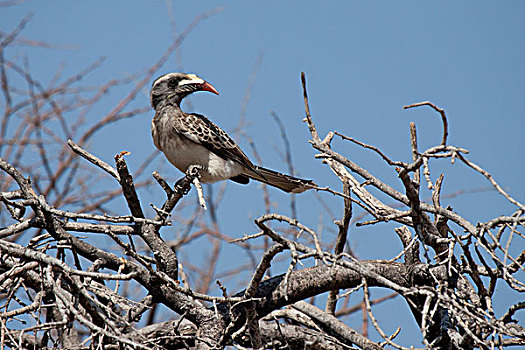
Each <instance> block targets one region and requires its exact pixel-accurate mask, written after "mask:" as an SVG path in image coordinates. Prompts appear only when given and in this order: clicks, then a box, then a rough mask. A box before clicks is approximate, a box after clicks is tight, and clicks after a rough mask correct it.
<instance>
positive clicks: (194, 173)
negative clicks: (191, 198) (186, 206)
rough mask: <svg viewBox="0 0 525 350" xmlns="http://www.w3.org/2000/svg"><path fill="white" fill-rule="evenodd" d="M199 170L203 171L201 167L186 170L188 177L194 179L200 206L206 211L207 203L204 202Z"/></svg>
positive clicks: (194, 166)
mask: <svg viewBox="0 0 525 350" xmlns="http://www.w3.org/2000/svg"><path fill="white" fill-rule="evenodd" d="M199 169H202V166H201V165H190V166H189V167H188V169H187V170H186V176H189V177H193V180H192V182H193V184H194V185H195V189H196V190H197V195H198V197H199V204H200V205H201V207H202V208H203V209H204V210H206V201H205V200H204V193H203V191H202V185H201V182H200V181H199V179H200V177H201V175H200V173H199Z"/></svg>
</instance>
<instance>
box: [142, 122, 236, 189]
mask: <svg viewBox="0 0 525 350" xmlns="http://www.w3.org/2000/svg"><path fill="white" fill-rule="evenodd" d="M159 129H160V130H157V128H156V127H155V124H153V123H152V125H151V132H152V136H153V142H154V143H155V146H156V147H157V148H158V149H159V150H161V151H162V152H163V153H164V155H165V156H166V158H167V159H168V161H169V162H170V163H171V164H173V165H174V166H175V167H177V169H179V170H180V171H182V172H184V173H185V172H186V170H187V169H188V167H189V166H190V165H198V166H200V167H201V170H200V175H201V179H200V180H201V182H203V183H212V182H217V181H220V180H226V179H229V178H230V177H233V176H236V175H239V174H240V173H241V172H242V170H243V168H244V167H243V166H242V165H240V164H239V163H237V162H234V161H231V160H225V159H223V158H221V157H219V156H217V155H216V154H214V153H212V152H210V151H209V150H208V149H207V148H205V147H204V146H202V145H200V144H198V143H195V142H193V141H191V140H189V139H188V138H187V137H185V136H183V135H180V134H177V133H175V132H171V133H170V134H169V135H165V134H163V133H162V132H161V130H165V129H166V128H159ZM159 131H160V132H159Z"/></svg>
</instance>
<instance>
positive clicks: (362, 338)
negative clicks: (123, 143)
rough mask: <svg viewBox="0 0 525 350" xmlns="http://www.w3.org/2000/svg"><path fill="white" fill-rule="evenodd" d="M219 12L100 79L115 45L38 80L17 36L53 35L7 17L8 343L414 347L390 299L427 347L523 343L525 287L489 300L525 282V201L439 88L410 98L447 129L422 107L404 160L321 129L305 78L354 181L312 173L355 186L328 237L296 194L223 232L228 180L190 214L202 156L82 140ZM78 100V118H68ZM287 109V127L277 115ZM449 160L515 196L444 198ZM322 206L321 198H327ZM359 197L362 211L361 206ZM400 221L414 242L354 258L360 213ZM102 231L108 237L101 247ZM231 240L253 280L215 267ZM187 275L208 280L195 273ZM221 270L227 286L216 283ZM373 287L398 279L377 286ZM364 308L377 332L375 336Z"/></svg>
mask: <svg viewBox="0 0 525 350" xmlns="http://www.w3.org/2000/svg"><path fill="white" fill-rule="evenodd" d="M208 15H209V14H206V15H203V16H200V17H198V18H196V19H195V21H194V22H193V23H192V24H190V26H189V27H188V28H186V29H185V30H184V31H182V32H181V34H179V35H178V36H177V37H176V38H175V40H174V41H173V44H172V45H171V46H170V47H169V48H168V50H166V52H165V54H164V55H163V56H162V57H161V58H160V59H159V60H158V62H156V63H155V64H154V65H152V66H151V67H150V68H149V69H148V70H147V71H146V72H145V73H142V74H138V75H136V76H132V77H130V78H128V79H122V80H110V81H108V82H106V83H104V84H102V85H100V86H95V87H90V86H85V85H81V83H82V82H81V80H82V78H83V77H84V76H86V75H87V74H88V73H89V72H91V71H92V70H93V69H96V67H97V66H98V65H100V64H101V63H102V62H101V61H97V62H95V63H94V64H93V65H91V66H89V67H87V68H86V69H85V70H84V71H82V72H79V73H78V74H76V75H73V76H71V77H67V78H64V77H62V76H61V73H60V71H59V72H57V75H56V78H55V79H54V80H53V83H52V84H49V85H48V86H43V85H42V84H41V83H39V82H38V81H37V80H36V79H34V78H33V75H32V73H31V69H30V67H29V64H28V63H27V60H25V59H24V58H22V59H20V60H19V61H18V60H17V61H11V60H10V59H8V56H7V55H6V54H5V53H6V50H8V49H9V47H10V46H11V45H32V46H34V45H38V46H50V45H49V44H47V43H41V42H35V41H30V40H28V39H24V38H22V37H21V32H22V30H23V27H24V25H25V24H26V23H27V21H28V20H29V19H28V18H27V19H24V20H23V21H21V22H20V25H19V26H18V27H17V28H15V29H14V30H13V31H12V32H10V33H1V35H0V82H1V90H2V94H3V115H2V121H1V125H0V156H1V158H0V168H1V170H2V172H1V173H0V200H1V202H2V206H3V208H2V211H1V212H0V220H1V223H2V227H1V228H0V293H1V294H0V299H1V301H2V303H1V305H0V328H1V331H0V334H1V336H0V344H1V346H2V348H3V347H8V348H28V349H45V348H56V347H58V348H60V347H61V348H67V349H90V348H105V349H113V348H114V349H120V348H126V349H128V348H133V349H135V348H136V349H177V348H196V349H215V348H225V347H227V346H233V347H235V348H239V349H243V348H254V349H266V348H269V349H305V348H308V349H352V348H359V349H381V348H384V347H386V348H396V349H405V347H404V346H402V345H400V344H398V343H397V342H396V339H395V338H396V336H397V334H398V333H399V331H400V330H399V329H398V331H396V332H395V333H394V334H387V333H386V332H385V331H383V330H382V328H381V319H377V318H376V317H375V316H374V313H373V311H372V305H374V304H376V303H380V302H383V301H385V300H387V299H390V298H393V297H397V298H402V299H403V300H404V301H405V302H406V303H407V305H408V306H409V308H410V311H411V314H407V315H405V317H406V318H410V317H412V318H413V319H414V320H415V321H416V322H417V324H418V326H419V329H420V331H421V339H422V342H423V344H422V345H423V346H424V348H429V349H430V348H432V349H474V348H481V349H489V348H500V349H501V348H505V347H510V346H516V345H521V346H523V345H525V330H524V328H523V325H520V324H519V323H518V322H517V321H516V319H515V313H516V312H519V311H520V310H522V309H523V308H525V303H524V302H518V303H517V304H515V305H512V306H511V307H509V308H508V309H507V310H506V312H504V313H503V314H498V313H496V312H495V311H494V309H493V302H494V300H496V299H497V298H498V297H499V296H498V291H497V289H496V285H497V283H498V282H499V283H500V284H506V285H507V286H508V287H509V288H511V289H512V290H514V291H516V292H517V293H523V292H524V291H525V284H524V281H523V279H521V280H520V276H521V277H523V272H524V268H523V263H524V261H525V251H519V250H518V249H521V247H523V240H524V239H525V236H524V234H523V226H524V223H525V216H524V215H523V214H524V212H525V206H524V205H523V204H522V203H520V202H519V201H517V200H516V199H514V198H513V197H511V196H510V195H509V194H508V193H507V192H506V191H505V190H504V189H503V188H502V187H501V186H500V185H499V184H498V183H497V182H496V181H495V180H494V178H493V177H492V176H491V175H490V173H489V172H487V171H486V170H484V169H482V168H481V167H479V166H478V165H477V164H475V163H473V162H472V161H470V160H469V159H468V158H467V154H468V151H467V150H465V149H463V148H461V147H458V146H453V145H450V144H449V143H448V123H447V117H446V114H445V111H444V110H443V109H441V108H439V107H437V106H436V105H434V104H432V103H431V102H422V103H416V104H412V105H409V106H405V107H404V108H416V107H421V106H428V107H430V108H432V109H433V110H435V111H436V113H437V114H438V116H439V117H440V118H441V120H442V124H443V132H442V138H441V141H440V143H439V144H438V145H436V146H434V147H431V148H429V149H427V150H423V151H422V150H420V149H419V148H418V142H417V132H416V126H415V124H414V123H411V124H410V136H411V138H410V141H411V145H412V147H411V151H412V159H411V160H410V161H408V162H406V161H399V160H392V159H390V158H389V157H388V156H387V155H386V154H385V153H384V152H382V151H381V150H380V149H379V148H377V147H375V146H372V145H368V144H365V143H363V142H361V141H358V140H355V139H354V138H352V137H349V136H347V135H343V134H342V133H339V132H336V131H334V132H329V133H328V134H327V135H326V136H325V137H324V138H321V137H320V136H319V134H318V131H317V128H316V126H315V124H314V121H313V117H312V115H311V113H310V109H309V102H308V96H307V88H306V78H305V75H304V74H303V75H302V76H301V79H302V88H303V93H304V106H305V119H304V121H305V123H306V125H307V127H308V129H309V131H310V135H311V140H309V142H310V143H311V145H312V147H313V148H314V149H315V150H317V151H318V152H319V153H318V154H317V155H316V158H317V159H319V160H320V161H322V162H323V163H325V164H326V165H327V166H328V168H329V169H330V170H331V171H332V172H333V173H334V174H335V175H336V176H337V177H338V178H339V180H340V183H341V189H337V188H329V187H318V188H317V189H316V190H317V191H318V192H327V193H331V194H333V196H332V197H331V199H332V200H334V201H342V202H343V207H344V210H343V213H342V214H341V215H340V218H339V220H337V221H336V222H335V225H336V229H337V233H338V234H337V239H336V241H335V242H324V241H323V240H322V239H321V238H320V232H318V230H316V229H312V228H310V227H307V226H305V225H304V224H302V223H301V222H299V221H298V220H297V219H296V218H295V204H294V202H292V212H293V215H292V216H293V217H288V216H285V215H281V214H278V213H271V212H270V205H269V203H270V200H269V199H268V195H266V196H265V198H266V199H267V200H266V203H267V212H266V213H265V214H264V215H262V216H260V217H258V218H256V219H255V221H254V222H255V228H254V232H253V234H251V235H246V236H244V237H242V238H240V239H239V238H237V239H233V238H232V237H230V236H229V235H228V234H226V233H223V232H221V231H220V229H219V225H218V223H219V222H220V220H221V218H220V217H217V215H216V214H215V213H216V209H217V206H218V205H220V201H221V198H222V193H223V191H224V186H222V185H218V186H217V187H218V188H219V191H218V193H214V194H212V193H210V191H211V188H208V189H206V192H207V193H205V195H206V196H201V197H202V198H201V201H205V202H206V203H207V204H208V212H209V213H210V216H209V217H210V218H211V219H210V220H205V219H204V218H203V215H202V211H201V210H200V208H199V207H198V206H197V207H196V208H195V209H194V210H193V214H192V215H190V216H189V217H188V216H187V215H186V216H183V215H181V214H180V213H181V210H182V208H183V207H184V206H186V207H188V204H187V203H189V201H187V200H186V201H185V200H182V201H181V199H182V198H183V197H184V196H185V194H186V193H188V191H189V190H190V188H191V186H192V184H197V185H198V170H196V169H191V170H190V171H188V173H187V174H186V176H184V177H183V178H181V179H180V180H179V181H177V182H176V184H175V185H174V186H173V187H171V186H170V185H169V184H168V183H167V182H166V181H165V180H164V179H163V178H162V177H161V176H160V175H159V174H158V173H154V175H153V178H151V179H150V178H147V177H146V176H145V175H144V173H145V169H147V168H148V167H151V166H155V165H154V164H153V163H152V162H153V160H154V158H155V155H156V153H154V154H152V155H151V156H150V157H148V158H147V159H146V160H145V161H144V164H143V165H142V166H141V167H139V169H138V170H137V171H135V172H134V173H133V174H132V173H130V171H129V170H128V166H127V164H126V162H125V156H126V152H122V153H119V154H117V155H116V156H115V165H114V166H113V165H110V164H107V163H106V162H104V161H102V160H101V159H99V158H98V157H97V156H96V155H94V154H92V153H90V152H89V151H88V150H87V149H86V148H88V142H89V140H90V139H91V138H92V137H93V136H94V135H95V134H96V133H97V132H99V131H100V130H102V129H103V128H105V127H107V126H108V125H110V124H112V123H116V122H119V121H120V120H122V119H125V118H130V117H133V116H136V115H141V114H143V113H144V112H146V111H149V108H148V107H146V106H145V107H141V108H131V107H130V105H131V102H132V101H134V100H135V98H136V97H137V95H138V93H139V92H140V91H141V90H142V88H143V87H144V86H145V85H146V84H147V83H148V82H150V81H151V78H152V76H153V75H154V74H155V72H156V71H157V70H158V68H159V67H160V66H161V65H162V64H163V63H164V62H165V61H166V60H167V59H168V57H169V56H170V55H171V54H172V53H173V52H174V51H175V50H176V49H178V48H179V47H180V45H181V43H182V41H183V40H184V38H185V37H186V35H187V34H188V33H189V31H191V29H192V28H193V27H195V25H197V23H198V22H199V21H200V20H202V19H204V18H205V17H206V16H208ZM256 68H257V65H256ZM20 81H22V82H23V84H22V83H21V82H20ZM24 85H25V86H24ZM122 85H123V86H130V88H129V91H130V92H129V94H128V95H126V96H125V97H124V98H122V100H121V101H120V102H118V103H117V104H116V105H115V107H114V108H113V109H111V110H110V111H109V112H108V113H107V114H106V115H105V116H103V117H102V118H101V119H100V120H99V121H97V122H96V123H95V124H93V125H90V124H89V122H88V120H87V119H86V118H85V113H86V112H87V111H89V110H90V109H91V108H93V107H94V106H95V105H96V104H97V103H99V101H100V100H101V99H102V98H103V96H104V94H105V93H106V92H107V91H109V90H111V89H113V88H114V87H116V86H122ZM247 96H249V94H248V93H247ZM72 112H74V113H76V115H77V118H65V117H64V115H66V114H67V115H71V113H72ZM273 117H274V118H275V119H276V121H277V122H278V124H279V125H281V127H280V130H281V131H282V133H281V134H282V136H283V140H285V141H286V133H285V132H284V127H283V126H282V124H281V123H280V120H279V117H278V115H277V114H275V113H274V114H273ZM242 120H243V118H241V124H242ZM240 128H241V129H242V125H241V126H240ZM241 129H240V130H241ZM334 137H338V138H341V139H342V140H345V141H349V142H352V143H354V144H356V145H358V146H359V147H363V148H365V149H369V150H370V151H371V152H373V153H374V154H376V155H377V156H378V157H380V158H381V159H382V160H384V162H385V163H386V164H388V166H391V167H392V171H395V173H396V175H397V177H398V178H399V181H400V183H401V184H402V186H403V188H404V191H403V192H400V191H398V190H396V189H394V188H392V187H391V186H390V185H388V184H387V183H386V182H385V181H383V180H381V179H380V178H379V177H377V176H375V175H374V174H372V173H371V172H370V171H368V170H367V169H365V168H363V167H362V166H360V165H358V164H356V163H355V162H353V161H352V160H351V159H350V158H348V157H347V156H345V155H344V154H343V152H342V151H337V150H334V149H333V147H332V140H333V138H334ZM65 140H69V141H67V142H65ZM73 140H75V141H73ZM285 144H286V145H287V152H286V155H287V156H286V159H287V160H288V163H289V166H290V169H291V171H293V167H292V164H291V157H290V152H289V149H288V147H289V146H288V143H286V142H285ZM255 151H256V150H255V148H254V152H255ZM31 155H35V156H31ZM447 158H448V159H450V160H451V161H452V162H454V161H456V162H458V163H461V164H464V165H465V166H467V167H468V168H470V169H472V171H473V172H474V173H479V174H481V175H482V176H484V177H486V178H487V180H488V181H489V182H490V184H491V185H492V186H493V188H494V189H495V191H497V192H498V193H499V194H500V195H501V196H502V197H503V198H504V199H505V200H506V201H508V202H509V203H510V204H511V205H512V206H513V207H514V208H515V209H514V212H510V213H509V214H508V215H499V216H495V217H494V218H493V219H491V220H488V221H479V222H472V221H470V220H467V219H466V218H464V217H463V216H461V209H460V208H455V209H452V208H450V207H449V206H442V204H441V202H442V198H441V192H442V186H443V181H444V176H445V175H444V174H440V175H439V176H437V178H436V176H435V175H434V174H432V173H431V172H430V163H431V162H434V161H436V160H438V159H447ZM86 160H87V162H86ZM95 169H99V170H100V171H98V172H95V171H94V170H95ZM94 173H97V174H99V175H97V176H94V175H93V174H94ZM434 178H436V180H435V181H434V180H433V179H434ZM108 179H111V180H114V181H116V183H117V184H118V186H117V188H116V189H115V188H114V187H113V188H111V186H110V187H109V188H110V189H107V190H104V189H103V187H101V186H94V184H95V183H98V182H105V181H107V180H108ZM138 179H141V180H140V181H138ZM422 184H423V186H426V187H428V189H429V190H430V191H431V193H432V196H431V198H430V199H429V200H427V201H425V199H424V198H421V194H420V187H421V185H422ZM145 186H160V187H161V188H162V189H163V191H164V192H165V199H160V198H159V199H158V202H159V203H158V206H159V207H156V206H153V209H154V212H155V215H153V217H147V216H148V215H147V211H146V210H145V209H144V207H143V204H142V203H141V200H140V198H139V194H138V193H137V188H138V187H145ZM197 187H198V186H197ZM101 188H102V190H101ZM115 198H123V199H124V200H125V203H126V204H127V207H128V210H129V212H128V213H121V212H117V211H116V210H115V209H114V208H115V206H114V205H113V203H114V202H113V199H115ZM295 200H300V197H297V198H296V199H295ZM160 202H162V203H160ZM185 202H186V203H185ZM311 205H312V206H314V205H319V206H321V205H322V202H319V203H312V204H311ZM356 208H357V210H359V212H361V211H362V212H363V213H364V215H361V216H360V217H358V218H355V217H354V220H352V218H353V216H355V215H354V214H353V212H354V211H356V212H357V210H354V209H356ZM186 209H190V211H191V208H186ZM170 213H171V216H170ZM365 218H367V219H368V218H370V219H369V220H366V221H364V220H365ZM386 222H395V223H397V224H398V226H397V227H396V228H395V230H394V231H393V232H392V234H396V235H397V236H398V237H399V240H400V241H401V243H402V245H403V249H402V251H400V252H399V254H398V255H397V256H395V257H388V258H386V259H382V260H359V259H358V258H356V256H355V254H353V252H352V250H351V249H350V247H349V246H348V244H347V242H346V238H347V234H348V230H349V227H350V226H354V223H355V226H356V227H359V226H365V225H376V226H375V227H377V229H384V227H386V226H381V225H380V224H382V223H386ZM170 225H173V226H175V225H176V226H178V227H180V228H181V232H182V234H181V235H180V236H179V237H177V239H175V240H171V241H167V240H165V239H163V238H162V237H161V231H162V229H163V228H164V227H166V226H170ZM202 236H205V237H206V238H207V239H208V240H207V242H208V244H209V246H210V248H211V251H212V253H211V254H210V256H209V261H208V265H207V266H206V268H199V267H198V266H195V265H192V262H191V261H184V262H182V261H181V259H180V255H181V253H183V252H184V251H185V249H188V245H189V244H190V243H191V242H192V241H194V240H195V239H197V238H199V237H202ZM101 239H104V240H106V241H109V242H111V243H112V246H111V247H109V246H106V248H101V245H100V244H99V242H101ZM221 242H228V243H229V244H236V245H239V246H240V247H242V248H243V249H245V251H246V252H247V253H248V254H249V256H251V257H252V263H251V264H247V265H240V266H236V267H235V268H233V269H232V270H231V271H228V272H227V275H228V277H229V278H232V279H235V280H236V282H237V283H238V284H239V285H242V286H243V288H242V290H240V291H238V292H235V293H231V292H229V291H228V290H227V289H226V287H225V286H224V285H223V284H222V283H221V282H220V281H219V280H217V276H216V274H215V273H214V271H215V266H216V264H217V261H218V260H219V259H220V253H221V250H220V243H221ZM279 259H281V260H280V261H281V262H282V261H283V259H284V260H286V261H290V263H289V265H288V267H287V268H285V269H284V270H282V271H280V274H278V275H275V276H273V277H269V276H270V274H269V269H270V265H271V264H272V263H275V262H277V261H279ZM401 259H403V261H400V260H401ZM305 265H307V266H310V267H308V268H304V267H303V266H305ZM190 278H191V279H192V280H193V281H199V283H195V285H194V286H190V283H189V282H188V281H189V279H190ZM215 282H217V283H218V285H219V288H220V290H221V291H222V296H217V295H213V293H211V292H210V289H211V288H212V286H213V285H214V283H215ZM370 289H384V290H388V291H390V294H389V295H387V296H385V297H382V298H379V299H375V300H373V299H371V297H370V293H369V291H370ZM320 295H325V296H326V301H324V300H325V299H322V300H323V305H322V306H321V305H320V301H319V299H317V300H315V301H314V300H313V298H315V297H316V296H320ZM351 295H359V298H360V300H361V301H360V302H359V303H357V304H356V305H354V306H349V305H348V301H349V297H350V296H351ZM305 300H309V302H306V301H305ZM320 307H321V308H320ZM361 310H363V311H364V313H365V317H364V319H363V324H362V329H361V330H357V329H354V328H351V327H350V326H349V325H348V324H346V323H345V322H343V321H342V320H341V319H342V317H344V316H345V315H348V314H350V313H353V312H356V311H361ZM159 313H163V314H164V315H165V319H166V320H165V321H163V322H158V321H156V317H155V315H156V314H159ZM368 320H369V321H371V323H372V325H373V327H374V328H375V329H376V330H377V332H378V333H379V334H380V336H381V337H382V340H381V342H375V341H373V340H371V339H370V337H369V335H368V333H367V328H368ZM413 345H414V346H421V344H413Z"/></svg>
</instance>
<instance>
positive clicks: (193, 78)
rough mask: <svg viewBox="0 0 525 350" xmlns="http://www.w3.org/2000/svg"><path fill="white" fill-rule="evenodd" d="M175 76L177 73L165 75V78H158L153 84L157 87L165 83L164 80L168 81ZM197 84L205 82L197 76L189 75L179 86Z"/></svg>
mask: <svg viewBox="0 0 525 350" xmlns="http://www.w3.org/2000/svg"><path fill="white" fill-rule="evenodd" d="M174 75H177V73H168V74H164V75H163V76H161V77H159V78H157V80H155V81H154V82H153V84H152V86H155V85H157V84H159V83H161V82H163V81H164V80H168V79H170V78H171V77H172V76H174ZM195 83H196V84H202V83H204V80H202V79H201V78H199V77H198V76H197V75H195V74H187V75H186V77H185V78H184V79H182V80H181V81H180V82H179V85H185V84H195Z"/></svg>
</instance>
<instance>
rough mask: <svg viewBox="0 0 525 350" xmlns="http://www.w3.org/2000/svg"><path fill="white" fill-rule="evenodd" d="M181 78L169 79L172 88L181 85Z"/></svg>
mask: <svg viewBox="0 0 525 350" xmlns="http://www.w3.org/2000/svg"><path fill="white" fill-rule="evenodd" d="M179 80H180V79H178V78H171V79H170V80H168V86H169V87H170V88H172V89H173V88H176V87H177V85H179Z"/></svg>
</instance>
